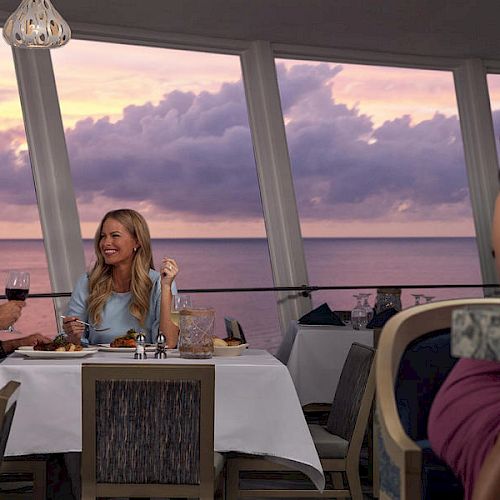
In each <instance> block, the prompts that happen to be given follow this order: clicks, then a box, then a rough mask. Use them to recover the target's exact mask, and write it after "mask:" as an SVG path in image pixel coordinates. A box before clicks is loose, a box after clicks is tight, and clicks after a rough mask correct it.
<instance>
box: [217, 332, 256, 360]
mask: <svg viewBox="0 0 500 500" xmlns="http://www.w3.org/2000/svg"><path fill="white" fill-rule="evenodd" d="M247 347H248V344H247V343H243V342H241V340H240V339H236V338H234V337H228V338H225V339H220V338H219V337H214V356H241V354H242V353H243V351H244V350H245V349H246V348H247Z"/></svg>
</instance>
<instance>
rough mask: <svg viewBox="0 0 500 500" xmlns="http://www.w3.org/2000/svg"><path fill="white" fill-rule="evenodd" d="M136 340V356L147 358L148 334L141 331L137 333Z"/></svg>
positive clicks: (137, 357)
mask: <svg viewBox="0 0 500 500" xmlns="http://www.w3.org/2000/svg"><path fill="white" fill-rule="evenodd" d="M135 342H136V348H135V354H134V358H135V359H147V355H146V348H145V344H146V336H145V335H144V333H142V332H139V333H138V334H137V337H136V338H135Z"/></svg>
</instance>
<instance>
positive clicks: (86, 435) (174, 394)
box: [82, 363, 215, 497]
mask: <svg viewBox="0 0 500 500" xmlns="http://www.w3.org/2000/svg"><path fill="white" fill-rule="evenodd" d="M214 373H215V372H214V366H213V365H165V364H162V365H153V366H152V365H150V364H108V365H106V364H90V363H89V364H84V365H83V366H82V424H83V426H82V440H83V443H82V445H83V446H82V448H83V452H82V490H83V492H84V494H85V493H88V494H89V495H90V496H110V495H119V496H129V495H131V494H132V493H135V494H140V495H141V496H174V497H175V496H180V497H189V496H196V497H199V496H205V495H207V496H210V495H213V485H214V476H213V474H214V473H213V453H214V441H213V440H214V378H215V377H214Z"/></svg>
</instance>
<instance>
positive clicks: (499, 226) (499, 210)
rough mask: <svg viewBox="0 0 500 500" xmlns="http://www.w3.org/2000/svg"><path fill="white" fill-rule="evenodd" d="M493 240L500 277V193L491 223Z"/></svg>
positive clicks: (498, 275)
mask: <svg viewBox="0 0 500 500" xmlns="http://www.w3.org/2000/svg"><path fill="white" fill-rule="evenodd" d="M491 242H492V245H493V252H494V257H495V268H496V270H497V278H498V279H500V194H499V195H497V199H496V200H495V210H494V212H493V222H492V225H491Z"/></svg>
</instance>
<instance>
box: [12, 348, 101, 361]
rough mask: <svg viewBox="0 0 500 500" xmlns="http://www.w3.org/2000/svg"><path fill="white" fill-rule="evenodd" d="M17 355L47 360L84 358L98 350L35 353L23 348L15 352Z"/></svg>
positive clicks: (30, 349)
mask: <svg viewBox="0 0 500 500" xmlns="http://www.w3.org/2000/svg"><path fill="white" fill-rule="evenodd" d="M14 352H15V353H17V354H22V355H23V356H27V357H28V358H37V359H44V358H45V359H47V358H52V359H55V358H84V357H85V356H89V355H91V354H95V353H96V352H97V349H92V348H87V349H82V350H81V351H35V350H34V349H33V347H29V346H22V347H19V349H16V350H15V351H14Z"/></svg>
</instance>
